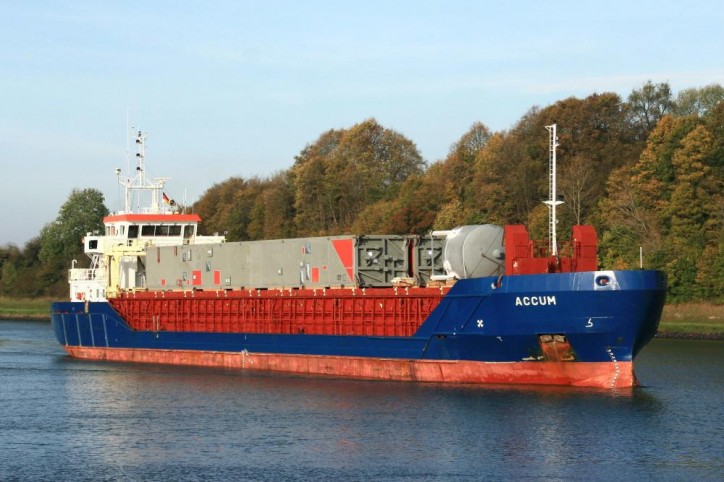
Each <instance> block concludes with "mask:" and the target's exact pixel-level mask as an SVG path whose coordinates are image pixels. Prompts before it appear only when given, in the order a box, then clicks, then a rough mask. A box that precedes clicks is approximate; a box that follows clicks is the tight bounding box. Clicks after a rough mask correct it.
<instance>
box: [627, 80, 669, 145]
mask: <svg viewBox="0 0 724 482" xmlns="http://www.w3.org/2000/svg"><path fill="white" fill-rule="evenodd" d="M674 106H675V104H674V100H673V97H672V93H671V87H670V86H669V84H668V83H667V82H661V83H659V84H654V83H653V82H651V81H650V80H649V81H648V82H646V83H645V84H644V85H643V86H642V87H641V88H640V89H635V90H633V91H632V92H631V94H629V96H628V120H629V122H630V123H631V126H632V127H633V128H634V129H635V130H636V131H637V133H638V135H639V138H640V139H646V137H647V136H648V134H649V132H651V131H652V130H653V129H654V127H656V124H658V122H659V120H661V118H663V117H664V116H665V115H666V114H669V113H671V111H672V110H673V109H674Z"/></svg>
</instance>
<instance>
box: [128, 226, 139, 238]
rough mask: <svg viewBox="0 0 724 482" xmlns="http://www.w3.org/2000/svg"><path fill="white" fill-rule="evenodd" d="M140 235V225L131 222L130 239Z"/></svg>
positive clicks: (129, 228) (129, 227)
mask: <svg viewBox="0 0 724 482" xmlns="http://www.w3.org/2000/svg"><path fill="white" fill-rule="evenodd" d="M137 237H138V225H137V224H131V225H130V226H128V239H135V238H137Z"/></svg>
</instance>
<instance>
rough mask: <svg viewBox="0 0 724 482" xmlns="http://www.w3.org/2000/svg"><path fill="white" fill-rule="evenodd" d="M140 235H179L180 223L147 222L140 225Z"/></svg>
mask: <svg viewBox="0 0 724 482" xmlns="http://www.w3.org/2000/svg"><path fill="white" fill-rule="evenodd" d="M141 235H142V236H164V237H165V236H181V225H177V224H149V225H145V226H142V227H141Z"/></svg>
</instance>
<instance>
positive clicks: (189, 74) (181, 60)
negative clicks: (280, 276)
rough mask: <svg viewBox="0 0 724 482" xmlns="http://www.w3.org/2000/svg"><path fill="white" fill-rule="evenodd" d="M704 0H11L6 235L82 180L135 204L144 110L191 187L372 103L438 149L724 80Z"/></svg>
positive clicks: (4, 122)
mask: <svg viewBox="0 0 724 482" xmlns="http://www.w3.org/2000/svg"><path fill="white" fill-rule="evenodd" d="M689 3H691V5H688V6H685V5H686V4H685V3H682V2H672V1H661V0H658V1H630V0H629V1H625V2H621V1H608V2H584V1H560V2H523V1H509V2H502V1H483V0H480V1H471V2H467V1H459V2H453V1H438V2H431V1H420V0H416V1H392V0H389V1H386V2H385V1H366V2H344V1H338V2H322V1H311V0H309V1H301V0H298V1H274V0H267V1H204V2H201V1H199V2H195V1H168V2H165V1H145V2H137V1H129V0H126V1H107V2H105V1H104V2H98V1H83V0H73V1H66V2H63V1H42V0H38V1H24V0H18V1H14V0H4V1H0V5H1V6H2V12H3V14H2V16H0V40H1V41H2V43H1V45H2V47H0V72H1V74H0V100H1V101H2V107H0V201H2V204H3V205H4V206H5V209H3V210H1V211H0V245H3V244H6V243H14V244H17V245H19V246H22V245H23V244H24V243H25V242H26V241H28V240H29V239H31V238H32V237H34V236H36V235H37V234H38V233H39V232H40V229H41V228H42V227H43V225H45V224H47V223H49V222H51V221H52V220H53V219H54V218H55V217H56V216H57V213H58V209H59V208H60V206H61V204H62V203H63V202H65V201H66V199H67V198H68V195H69V194H70V192H71V190H72V189H73V188H87V187H94V188H97V189H100V190H101V191H102V192H103V193H104V194H105V196H106V204H107V206H108V207H109V208H110V209H111V210H115V209H117V208H118V189H117V185H116V178H115V174H114V169H115V168H116V167H121V168H123V169H125V168H126V144H127V131H126V125H127V116H128V117H130V121H131V123H132V124H133V125H134V126H137V127H139V128H141V129H142V130H143V131H145V132H148V134H149V140H148V145H147V165H148V171H149V172H150V173H151V174H153V175H156V176H167V177H170V178H171V179H170V181H169V184H168V186H167V187H168V189H167V191H168V192H169V194H170V195H171V196H173V197H174V198H176V199H179V200H180V199H183V197H184V193H185V196H186V199H187V201H188V202H193V201H195V200H197V199H198V198H199V196H201V195H202V194H203V192H204V191H205V190H206V189H208V188H209V187H211V186H212V185H213V184H214V183H217V182H221V181H223V180H225V179H228V178H229V177H231V176H243V177H250V176H253V175H260V176H264V175H267V174H271V173H273V172H275V171H279V170H283V169H287V168H289V167H290V166H291V165H292V163H293V161H294V156H295V155H296V154H298V153H299V152H300V151H301V150H302V149H303V148H304V146H305V145H306V144H309V143H312V142H314V141H315V140H316V139H317V137H318V136H319V135H320V134H321V133H322V132H324V131H326V130H328V129H331V128H347V127H350V126H352V125H354V124H355V123H357V122H360V121H362V120H364V119H367V118H370V117H374V118H376V119H377V120H378V122H380V123H381V124H382V125H384V126H385V127H388V128H392V129H395V130H397V131H399V132H401V133H402V134H403V135H405V136H406V137H408V138H409V139H411V140H412V141H413V142H415V143H416V144H417V146H418V148H419V150H420V152H421V154H422V156H423V157H424V158H425V160H426V161H428V162H434V161H436V160H439V159H442V158H444V157H445V156H446V154H447V152H448V150H449V148H450V145H451V144H452V143H453V142H455V141H456V140H457V139H458V138H459V137H460V136H462V135H463V134H464V133H465V132H466V131H467V129H468V128H469V127H470V126H471V125H472V124H473V123H474V122H476V121H480V122H483V123H484V124H485V125H487V126H488V127H489V128H491V129H493V130H496V131H498V130H505V129H509V128H510V127H512V125H513V124H514V123H515V122H516V121H517V120H518V119H520V117H521V116H522V115H523V114H525V112H526V111H527V110H528V109H529V108H531V107H532V106H535V105H538V106H546V105H549V104H551V103H553V102H555V101H557V100H560V99H564V98H567V97H570V96H576V97H580V98H582V97H586V96H588V95H590V94H592V93H594V92H616V93H618V94H620V95H621V96H622V97H624V98H625V97H626V96H627V95H628V94H629V93H630V92H631V91H632V90H633V89H637V88H640V87H641V86H642V85H643V83H644V82H646V81H647V80H649V79H650V80H652V81H654V82H669V84H670V85H671V87H672V89H673V90H674V92H675V93H676V92H678V91H679V90H681V89H685V88H689V87H702V86H705V85H708V84H711V83H719V84H722V85H724V61H722V58H724V57H723V52H724V29H723V28H722V26H723V25H724V6H722V4H721V3H720V2H719V1H714V0H712V1H699V2H697V1H695V0H694V1H692V2H689ZM545 135H546V133H545V132H543V133H541V136H545Z"/></svg>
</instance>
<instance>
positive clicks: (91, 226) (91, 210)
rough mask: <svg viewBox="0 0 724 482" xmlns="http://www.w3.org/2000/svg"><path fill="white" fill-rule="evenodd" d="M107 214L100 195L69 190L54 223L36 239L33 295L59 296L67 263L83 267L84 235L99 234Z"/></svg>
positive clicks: (64, 281)
mask: <svg viewBox="0 0 724 482" xmlns="http://www.w3.org/2000/svg"><path fill="white" fill-rule="evenodd" d="M107 215H108V208H106V206H105V204H104V199H103V194H102V193H101V192H100V191H99V190H97V189H91V188H88V189H73V190H72V191H71V193H70V195H69V196H68V199H67V201H66V202H65V203H64V204H63V205H62V206H61V207H60V211H59V212H58V216H57V217H56V218H55V220H54V221H53V222H51V223H49V224H47V225H45V226H44V227H43V229H42V230H41V232H40V237H39V251H38V259H39V260H40V263H41V264H40V267H39V268H38V273H37V274H38V276H37V278H38V280H39V283H40V286H39V287H38V289H37V290H36V291H37V293H36V295H38V294H40V293H41V292H46V293H47V294H49V295H59V294H61V293H65V292H66V291H67V287H66V284H65V283H66V277H65V271H66V269H67V268H68V266H69V264H70V262H71V260H73V259H77V260H78V262H79V264H80V266H83V265H87V263H88V261H87V257H86V256H84V255H83V237H84V236H85V235H86V233H102V232H103V229H104V228H103V218H104V217H105V216H107Z"/></svg>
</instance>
